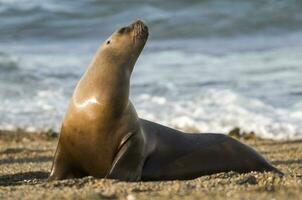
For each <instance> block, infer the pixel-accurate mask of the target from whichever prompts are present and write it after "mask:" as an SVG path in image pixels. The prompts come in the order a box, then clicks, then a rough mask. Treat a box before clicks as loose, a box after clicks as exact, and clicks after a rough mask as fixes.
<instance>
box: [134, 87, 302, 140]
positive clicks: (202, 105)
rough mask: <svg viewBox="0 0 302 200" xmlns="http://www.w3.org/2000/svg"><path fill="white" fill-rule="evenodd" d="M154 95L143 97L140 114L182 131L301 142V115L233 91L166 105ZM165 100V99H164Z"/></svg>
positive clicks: (212, 91)
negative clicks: (246, 134) (237, 133)
mask: <svg viewBox="0 0 302 200" xmlns="http://www.w3.org/2000/svg"><path fill="white" fill-rule="evenodd" d="M154 98H160V97H154V96H151V95H146V94H143V95H141V98H140V101H139V102H137V103H138V104H137V105H136V107H137V110H138V114H139V115H140V116H141V117H143V118H144V117H145V118H147V119H149V120H153V121H157V122H160V123H163V124H166V125H168V126H172V127H177V128H180V129H184V130H186V129H189V130H191V129H193V130H196V129H197V130H199V131H200V132H222V133H227V132H229V131H230V130H231V129H233V128H234V127H240V128H241V129H242V131H244V132H251V131H253V132H255V133H256V135H257V136H259V137H262V138H270V139H276V140H281V139H288V140H292V139H298V138H302V125H301V123H299V122H301V121H302V115H301V112H300V111H296V110H295V109H296V106H293V108H292V109H291V108H290V109H282V108H274V107H272V106H270V105H267V104H265V103H263V102H261V101H259V100H256V99H250V98H246V97H244V96H241V95H238V94H236V93H234V92H232V91H230V90H215V89H208V90H206V91H205V92H204V93H202V94H200V95H197V96H195V97H193V98H192V99H188V98H186V99H184V100H177V101H173V100H170V99H166V100H165V104H161V103H159V102H156V101H154V100H153V99H154ZM161 98H164V97H161Z"/></svg>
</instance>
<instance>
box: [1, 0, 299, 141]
mask: <svg viewBox="0 0 302 200" xmlns="http://www.w3.org/2000/svg"><path fill="white" fill-rule="evenodd" d="M301 10H302V1H300V0H287V1H281V0H253V1H240V0H219V1H218V0H201V1H200V0H199V1H197V0H196V1H194V0H186V1H180V0H174V1H167V0H147V1H139V0H120V1H117V0H112V1H109V0H107V1H101V0H86V1H80V0H77V1H67V0H47V1H41V0H0V129H16V128H25V129H27V130H29V131H35V130H45V129H54V130H56V131H58V130H59V128H60V125H61V120H62V118H63V116H64V113H65V110H66V107H67V104H68V102H69V99H70V97H71V95H72V92H73V90H74V87H75V85H76V83H77V81H78V80H79V78H80V76H81V74H82V73H83V72H84V71H85V69H86V67H87V66H88V65H89V62H90V60H91V59H92V57H93V55H94V53H95V52H96V50H97V48H98V47H99V45H100V44H101V43H102V42H103V41H104V40H105V39H106V38H107V37H108V36H110V35H111V33H112V32H113V31H114V30H115V29H117V28H119V27H121V26H124V25H128V24H129V23H130V22H132V21H133V20H135V19H138V18H139V19H142V20H144V21H145V22H146V23H147V24H148V26H149V30H150V37H149V40H148V42H147V44H146V47H145V49H144V51H143V53H142V54H141V56H140V58H139V60H138V62H137V64H136V66H135V69H134V73H133V75H132V80H131V100H132V102H133V103H134V105H135V107H136V109H137V112H138V114H139V115H140V116H141V117H143V118H147V119H149V120H153V121H156V122H159V123H162V124H164V125H168V126H172V127H175V128H179V129H190V130H196V131H202V132H224V133H226V132H228V131H230V130H231V129H233V128H234V127H239V128H241V130H242V131H246V132H250V131H254V132H255V133H256V135H257V136H260V137H262V138H271V139H298V138H302V12H301Z"/></svg>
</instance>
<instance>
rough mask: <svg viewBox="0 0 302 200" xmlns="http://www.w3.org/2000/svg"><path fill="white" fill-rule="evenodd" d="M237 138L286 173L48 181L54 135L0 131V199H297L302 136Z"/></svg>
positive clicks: (301, 192)
mask: <svg viewBox="0 0 302 200" xmlns="http://www.w3.org/2000/svg"><path fill="white" fill-rule="evenodd" d="M239 139H240V140H241V141H242V142H244V143H246V144H249V145H251V146H253V147H254V148H256V149H257V150H258V151H259V152H260V153H262V154H263V155H264V156H265V157H266V158H267V159H268V160H270V161H271V162H272V163H273V165H274V166H276V167H278V168H279V169H280V170H282V171H283V172H284V173H285V174H286V175H285V176H284V177H279V176H278V175H276V174H273V173H256V172H251V173H248V174H238V173H235V172H229V173H219V174H214V175H211V176H203V177H200V178H197V179H194V180H190V181H167V182H136V183H127V182H120V181H116V180H105V179H95V178H93V177H86V178H82V179H73V180H64V181H55V182H47V177H48V175H49V171H50V168H51V163H52V158H53V154H54V151H55V147H56V143H57V135H56V134H55V133H53V132H51V131H50V132H47V133H26V132H24V131H22V130H19V131H15V132H9V131H0V152H1V153H0V199H128V200H134V199H150V198H152V199H226V198H227V199H301V196H302V141H301V140H296V141H272V140H263V139H257V138H254V137H247V138H239Z"/></svg>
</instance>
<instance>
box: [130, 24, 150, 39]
mask: <svg viewBox="0 0 302 200" xmlns="http://www.w3.org/2000/svg"><path fill="white" fill-rule="evenodd" d="M130 28H131V29H132V30H133V31H134V39H145V40H146V39H147V38H148V35H149V31H148V27H147V25H146V24H144V22H142V21H141V20H137V21H135V22H133V23H132V24H131V25H130Z"/></svg>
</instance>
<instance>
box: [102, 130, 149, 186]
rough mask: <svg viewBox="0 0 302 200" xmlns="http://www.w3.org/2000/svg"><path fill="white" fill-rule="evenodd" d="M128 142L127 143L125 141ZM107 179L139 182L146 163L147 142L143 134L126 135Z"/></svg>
mask: <svg viewBox="0 0 302 200" xmlns="http://www.w3.org/2000/svg"><path fill="white" fill-rule="evenodd" d="M125 140H126V141H125ZM125 140H124V141H125V142H124V143H122V146H121V147H120V149H119V151H118V153H117V155H116V156H115V158H114V161H113V164H112V167H111V169H110V172H109V173H108V174H107V176H106V178H109V179H118V180H121V181H139V180H140V179H141V175H142V169H143V165H144V162H145V157H146V156H145V155H146V154H145V141H144V137H143V135H142V134H141V133H134V134H131V135H130V136H129V135H128V137H127V135H126V139H125Z"/></svg>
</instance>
